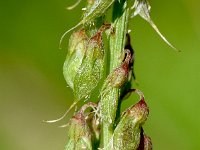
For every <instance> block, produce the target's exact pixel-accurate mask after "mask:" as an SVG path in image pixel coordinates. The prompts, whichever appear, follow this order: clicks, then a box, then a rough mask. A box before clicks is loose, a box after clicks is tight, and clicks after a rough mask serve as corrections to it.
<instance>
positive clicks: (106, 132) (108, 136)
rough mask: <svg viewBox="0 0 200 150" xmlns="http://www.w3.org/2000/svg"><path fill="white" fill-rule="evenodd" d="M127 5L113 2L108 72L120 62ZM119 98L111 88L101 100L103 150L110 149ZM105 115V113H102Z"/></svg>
mask: <svg viewBox="0 0 200 150" xmlns="http://www.w3.org/2000/svg"><path fill="white" fill-rule="evenodd" d="M126 6H127V3H126V2H125V0H121V2H120V3H119V2H118V1H115V4H114V6H113V23H112V27H113V32H112V33H111V36H110V68H109V69H110V72H112V71H113V70H114V69H115V68H117V67H118V66H119V65H120V64H121V62H122V57H121V56H122V54H123V51H124V46H125V38H126V33H127V24H128V17H129V9H128V8H126ZM119 98H120V89H118V88H113V89H111V91H110V92H109V96H108V99H106V100H102V101H101V103H102V106H103V107H104V108H103V109H102V111H106V114H107V117H108V118H109V120H106V119H103V120H102V136H103V141H102V146H103V147H104V150H107V149H109V150H110V148H112V145H113V144H112V136H113V131H114V128H113V127H114V123H115V119H116V114H117V113H118V104H119ZM104 114H105V113H104Z"/></svg>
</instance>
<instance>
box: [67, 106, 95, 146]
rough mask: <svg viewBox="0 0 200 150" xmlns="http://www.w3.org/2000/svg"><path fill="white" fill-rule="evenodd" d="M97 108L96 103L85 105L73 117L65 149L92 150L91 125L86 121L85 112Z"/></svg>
mask: <svg viewBox="0 0 200 150" xmlns="http://www.w3.org/2000/svg"><path fill="white" fill-rule="evenodd" d="M88 107H92V108H95V107H97V105H96V104H95V103H91V102H89V103H87V104H85V105H83V106H82V107H81V109H80V111H79V112H78V113H77V114H76V115H74V116H73V117H72V119H71V120H70V122H69V130H68V131H69V132H68V137H69V141H68V143H67V145H66V147H65V149H66V150H92V136H93V133H92V132H91V130H90V128H89V125H88V124H87V121H86V116H85V114H84V111H85V110H86V109H87V108H88Z"/></svg>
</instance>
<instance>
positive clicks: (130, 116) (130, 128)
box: [113, 99, 149, 150]
mask: <svg viewBox="0 0 200 150" xmlns="http://www.w3.org/2000/svg"><path fill="white" fill-rule="evenodd" d="M148 114H149V109H148V107H147V104H146V103H145V101H144V99H142V100H140V101H139V102H138V103H137V104H136V105H134V106H132V107H130V108H129V109H128V110H127V111H126V112H125V113H124V114H123V116H122V119H121V120H120V122H119V123H118V125H117V127H116V128H115V130H114V136H113V146H114V149H115V150H137V148H138V146H139V144H140V136H141V135H140V133H141V125H142V124H143V123H144V122H145V120H146V119H147V117H148Z"/></svg>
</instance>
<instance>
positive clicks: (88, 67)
mask: <svg viewBox="0 0 200 150" xmlns="http://www.w3.org/2000/svg"><path fill="white" fill-rule="evenodd" d="M102 44H103V43H102V32H99V33H97V34H96V35H95V36H94V37H92V38H91V39H90V40H88V43H87V48H86V54H85V58H84V59H83V61H82V64H81V66H80V67H79V69H78V71H77V73H76V76H75V78H74V96H75V99H76V100H81V99H87V98H89V96H90V94H91V91H92V90H93V89H94V88H95V87H96V86H97V84H98V82H99V81H100V79H101V78H102V76H103V65H104V49H103V45H102Z"/></svg>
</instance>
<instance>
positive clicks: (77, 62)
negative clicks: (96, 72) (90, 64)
mask: <svg viewBox="0 0 200 150" xmlns="http://www.w3.org/2000/svg"><path fill="white" fill-rule="evenodd" d="M87 43H88V38H87V36H86V34H85V31H84V30H80V31H78V32H75V33H73V34H72V35H71V37H70V40H69V48H68V49H69V50H68V54H67V57H66V60H65V62H64V66H63V74H64V77H65V80H66V82H67V84H68V85H69V86H70V87H71V88H72V89H74V78H75V76H76V74H77V72H78V69H79V67H80V66H81V64H82V61H83V58H84V56H85V52H86V47H87V46H86V45H87Z"/></svg>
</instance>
